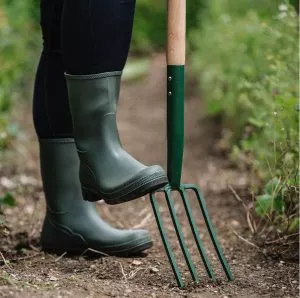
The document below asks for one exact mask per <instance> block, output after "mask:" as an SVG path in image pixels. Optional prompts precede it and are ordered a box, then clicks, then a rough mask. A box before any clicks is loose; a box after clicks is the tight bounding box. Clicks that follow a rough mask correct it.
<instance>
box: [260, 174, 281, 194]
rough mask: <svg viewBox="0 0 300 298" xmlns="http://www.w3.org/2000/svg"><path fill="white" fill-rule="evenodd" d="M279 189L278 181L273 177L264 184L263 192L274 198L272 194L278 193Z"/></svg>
mask: <svg viewBox="0 0 300 298" xmlns="http://www.w3.org/2000/svg"><path fill="white" fill-rule="evenodd" d="M279 188H280V180H279V179H278V178H277V177H275V178H273V179H272V180H270V181H269V182H268V183H267V184H266V186H265V188H264V192H265V193H267V194H270V195H273V196H274V194H276V193H277V192H278V190H279Z"/></svg>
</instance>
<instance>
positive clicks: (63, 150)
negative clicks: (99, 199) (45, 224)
mask: <svg viewBox="0 0 300 298" xmlns="http://www.w3.org/2000/svg"><path fill="white" fill-rule="evenodd" d="M40 163H41V175H42V180H43V187H44V192H45V197H46V202H47V209H48V211H52V212H53V213H58V214H59V213H61V214H62V213H65V212H69V211H70V206H72V207H76V206H77V205H78V204H82V202H81V201H82V194H81V187H80V181H79V176H78V173H79V158H78V155H77V151H76V147H75V143H74V139H71V138H68V139H41V140H40Z"/></svg>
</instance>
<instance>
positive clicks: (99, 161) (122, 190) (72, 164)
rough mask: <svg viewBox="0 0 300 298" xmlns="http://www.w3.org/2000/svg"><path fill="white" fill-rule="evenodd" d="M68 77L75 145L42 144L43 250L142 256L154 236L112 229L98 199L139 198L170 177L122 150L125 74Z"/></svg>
mask: <svg viewBox="0 0 300 298" xmlns="http://www.w3.org/2000/svg"><path fill="white" fill-rule="evenodd" d="M66 78H67V85H68V92H69V101H70V108H71V113H72V118H73V128H74V137H75V142H74V140H73V139H49V140H47V139H42V140H40V159H41V173H42V179H43V185H44V191H45V196H46V202H47V212H46V217H45V220H44V224H43V229H42V235H41V244H42V247H43V249H44V250H47V251H54V252H58V253H59V252H65V251H66V252H73V253H81V252H83V251H85V250H86V249H88V248H90V249H92V250H97V251H100V252H102V253H105V254H109V255H132V254H137V253H140V252H141V251H143V250H145V249H147V248H149V247H151V245H152V241H151V237H150V235H149V232H148V231H146V230H119V229H115V228H113V227H111V226H109V225H108V224H107V223H106V222H104V221H103V220H102V219H101V218H100V216H99V215H98V213H97V210H96V207H95V203H94V201H97V200H104V201H105V202H106V203H108V204H118V203H122V202H126V201H130V200H133V199H136V198H138V197H141V196H143V195H145V194H147V193H149V192H152V191H154V190H156V189H158V188H160V187H162V186H164V185H165V184H166V183H167V177H166V174H165V172H164V171H163V169H162V168H161V167H160V166H145V165H143V164H142V163H140V162H138V161H137V160H135V159H134V158H133V157H132V156H130V155H129V154H128V153H127V152H126V151H125V150H123V148H122V146H121V143H120V139H119V135H118V130H117V125H116V109H117V103H118V97H119V90H120V80H121V72H110V73H102V74H94V75H67V74H66ZM75 145H76V146H75ZM120 215H122V214H120Z"/></svg>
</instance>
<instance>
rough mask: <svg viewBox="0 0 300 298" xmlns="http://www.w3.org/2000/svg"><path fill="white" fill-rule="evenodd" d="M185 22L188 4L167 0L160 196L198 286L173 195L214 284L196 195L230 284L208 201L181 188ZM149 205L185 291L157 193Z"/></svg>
mask: <svg viewBox="0 0 300 298" xmlns="http://www.w3.org/2000/svg"><path fill="white" fill-rule="evenodd" d="M185 18H186V0H168V38H167V39H168V40H167V140H168V158H167V159H168V161H167V167H168V169H167V173H168V179H169V184H168V185H167V186H165V187H164V188H163V189H160V190H159V191H158V192H162V193H164V196H165V198H166V202H167V205H168V209H169V211H170V215H171V219H172V222H173V225H174V228H175V232H176V235H177V238H178V241H179V244H180V247H181V250H182V252H183V255H184V258H185V261H186V264H187V266H188V269H189V271H190V273H191V276H192V279H193V280H194V281H195V282H198V281H199V277H198V275H197V272H196V269H195V266H194V264H193V262H192V259H191V256H190V252H189V249H188V247H187V245H186V243H185V240H184V236H183V232H182V229H181V224H180V222H179V219H178V217H177V215H176V211H175V208H174V201H173V198H172V193H173V192H174V191H175V192H178V193H179V194H180V197H181V199H182V201H183V205H184V209H185V212H186V215H187V218H188V221H189V224H190V226H191V230H192V233H193V236H194V239H195V242H196V245H197V248H198V251H199V253H200V256H201V259H202V261H203V263H204V266H205V269H206V271H207V273H208V276H209V277H210V278H211V279H212V280H214V281H215V275H214V272H213V269H212V266H211V264H210V261H209V259H208V256H207V254H206V251H205V248H204V245H203V243H202V240H201V238H200V235H199V231H198V228H197V226H196V222H195V219H194V217H193V214H192V208H191V205H190V202H189V199H188V197H187V190H191V191H192V192H194V193H195V195H196V198H197V201H198V203H199V206H200V209H201V212H202V215H203V218H204V221H205V224H206V227H207V229H208V232H209V236H210V238H211V240H212V243H213V245H214V248H215V250H216V252H217V255H218V258H219V260H220V262H221V265H222V267H223V269H224V271H225V274H226V276H227V278H228V280H232V279H233V277H232V274H231V271H230V268H229V266H228V264H227V261H226V259H225V257H224V255H223V252H222V249H221V247H220V244H219V242H218V240H217V237H216V232H215V230H214V227H213V224H212V222H211V219H210V217H209V215H208V211H207V208H206V204H205V200H204V198H203V195H202V193H201V191H200V188H199V187H198V186H197V185H193V184H182V183H181V172H182V158H183V148H184V65H185V31H186V25H185ZM150 201H151V205H152V208H153V211H154V215H155V219H156V223H157V225H158V229H159V232H160V235H161V238H162V242H163V245H164V248H165V250H166V253H167V256H168V259H169V262H170V264H171V267H172V270H173V273H174V275H175V278H176V281H177V284H178V286H179V287H183V286H184V284H183V280H182V277H181V273H180V271H179V268H178V266H177V263H176V260H175V256H174V253H173V251H172V249H171V246H170V243H169V241H168V238H167V235H166V232H165V229H164V226H163V222H162V219H161V215H160V211H159V205H158V203H157V200H156V198H155V193H151V194H150Z"/></svg>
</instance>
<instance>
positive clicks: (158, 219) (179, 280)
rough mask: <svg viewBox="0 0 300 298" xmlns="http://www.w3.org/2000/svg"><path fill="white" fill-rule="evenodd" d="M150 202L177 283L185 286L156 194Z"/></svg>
mask: <svg viewBox="0 0 300 298" xmlns="http://www.w3.org/2000/svg"><path fill="white" fill-rule="evenodd" d="M150 202H151V205H152V208H153V211H154V216H155V220H156V223H157V226H158V230H159V233H160V236H161V239H162V242H163V245H164V248H165V251H166V253H167V256H168V259H169V262H170V264H171V267H172V270H173V273H174V275H175V278H176V281H177V285H178V287H180V288H182V287H183V281H182V277H181V274H180V271H179V268H178V266H177V263H176V260H175V256H174V253H173V251H172V248H171V245H170V243H169V241H168V238H167V234H166V231H165V228H164V225H163V222H162V219H161V215H160V212H159V206H158V204H157V201H156V199H155V195H154V194H153V193H152V194H150Z"/></svg>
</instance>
